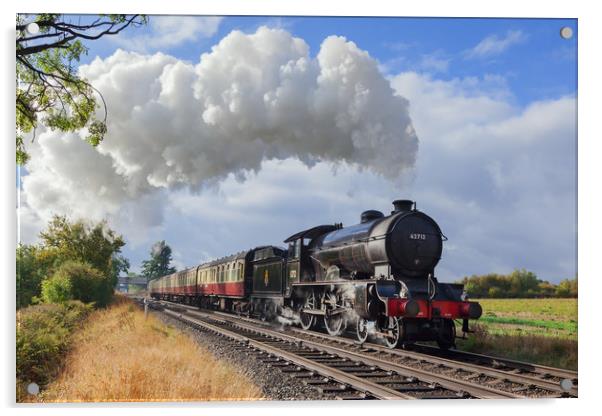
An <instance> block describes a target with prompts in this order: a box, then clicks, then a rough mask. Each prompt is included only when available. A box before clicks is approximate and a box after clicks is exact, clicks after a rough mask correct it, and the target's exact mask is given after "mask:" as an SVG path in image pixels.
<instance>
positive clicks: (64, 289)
mask: <svg viewBox="0 0 602 416" xmlns="http://www.w3.org/2000/svg"><path fill="white" fill-rule="evenodd" d="M71 299H72V294H71V281H70V280H69V278H68V277H67V276H66V275H65V274H58V273H57V274H54V275H53V276H52V277H51V278H50V279H47V280H45V281H43V282H42V300H43V301H44V302H46V303H63V302H66V301H68V300H71Z"/></svg>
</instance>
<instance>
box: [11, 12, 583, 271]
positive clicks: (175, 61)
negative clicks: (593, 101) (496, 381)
mask: <svg viewBox="0 0 602 416" xmlns="http://www.w3.org/2000/svg"><path fill="white" fill-rule="evenodd" d="M262 26H266V27H268V28H271V29H280V30H281V32H262V35H261V36H259V35H257V34H258V33H259V32H260V30H259V28H260V27H262ZM564 26H568V27H571V28H572V29H573V34H574V35H573V37H572V38H571V39H568V40H567V39H562V38H561V37H560V34H559V32H560V28H561V27H564ZM182 28H188V29H189V30H190V31H189V32H186V31H183V30H181V29H182ZM233 30H240V31H242V32H243V33H244V34H245V35H244V36H242V37H238V38H236V37H235V36H233V35H232V31H233ZM333 35H336V36H342V37H344V40H343V41H341V42H338V41H336V40H333V39H332V38H329V37H331V36H333ZM295 38H298V39H299V40H300V42H297V41H295V40H294V39H295ZM250 39H252V42H255V43H248V42H250ZM325 39H329V41H328V42H325ZM576 39H577V23H576V20H574V19H566V20H559V19H446V18H340V17H339V18H320V17H225V18H223V19H211V18H209V19H207V18H202V17H201V18H190V19H188V20H185V21H180V20H178V19H177V18H175V19H174V18H167V19H166V18H164V17H155V16H151V17H150V24H149V25H148V26H147V27H145V28H142V29H136V30H131V31H128V32H127V33H124V34H123V35H120V36H119V38H117V37H116V38H106V39H103V40H100V41H97V42H92V43H89V44H88V46H89V48H90V49H89V53H88V55H87V56H86V57H84V59H82V65H84V67H83V69H82V70H83V71H84V72H85V75H86V76H87V77H88V78H89V79H91V80H92V81H95V85H96V86H98V87H99V88H100V89H101V90H102V91H103V94H104V95H105V98H107V100H108V103H109V111H110V117H109V120H110V121H109V129H110V133H109V135H108V137H107V139H106V140H105V143H103V144H102V145H101V146H100V147H99V149H98V151H97V150H93V149H90V148H89V146H86V145H85V144H81V145H80V142H81V140H79V137H78V136H77V135H61V134H59V133H56V132H42V133H41V134H40V139H39V140H38V141H37V142H36V143H35V144H34V148H32V150H31V151H32V155H33V158H34V162H33V163H32V164H31V165H30V166H29V168H28V170H30V171H31V172H25V173H26V174H27V173H31V175H30V177H29V178H28V177H27V176H29V175H27V176H26V177H24V178H23V183H24V192H23V199H22V201H23V209H22V210H21V212H20V214H21V235H22V239H23V240H24V241H25V242H30V241H34V240H35V235H36V234H37V231H38V230H39V228H40V227H42V226H43V224H44V222H45V220H46V219H47V218H48V216H49V215H51V214H52V213H54V212H56V213H67V214H69V215H72V216H77V215H81V216H87V217H89V218H95V219H96V218H107V219H108V220H109V222H110V223H111V225H112V226H113V227H114V228H116V229H117V230H118V231H120V232H122V233H124V235H125V236H126V238H127V239H128V245H127V246H126V247H125V250H124V253H125V255H126V256H127V257H129V258H130V259H131V261H132V265H133V266H134V270H137V269H138V266H139V264H140V262H141V261H142V260H143V259H144V258H146V256H147V255H148V252H149V250H150V247H151V245H152V243H153V242H154V241H157V240H161V239H165V240H167V242H168V244H170V245H171V246H172V248H173V249H174V260H175V262H176V265H177V266H178V267H184V266H192V265H193V264H195V263H196V262H199V261H204V260H208V259H211V258H215V257H219V256H222V255H226V254H229V253H232V252H236V251H238V250H241V249H245V248H248V247H250V246H253V245H259V244H264V243H271V244H281V241H282V240H283V239H284V238H286V237H287V236H288V235H290V234H293V233H294V232H296V231H298V230H300V229H303V228H304V227H310V226H313V225H317V224H322V223H332V222H339V221H342V222H343V223H345V224H348V225H351V224H354V223H356V222H357V221H358V219H359V213H360V212H361V211H363V210H365V209H380V210H382V211H385V212H386V211H388V210H389V209H390V201H392V200H393V199H398V198H403V197H408V198H413V199H416V200H417V201H418V206H419V208H422V209H424V210H425V211H426V212H427V213H429V214H431V215H432V216H433V217H434V218H435V219H436V220H437V221H438V222H439V223H440V225H441V226H442V229H443V231H444V233H445V234H446V235H447V236H448V237H449V242H448V243H447V244H446V249H445V251H444V257H443V259H442V262H441V264H440V267H439V272H438V273H439V276H440V277H441V278H442V279H443V280H447V281H450V280H456V279H458V278H461V277H462V276H465V275H470V274H473V273H477V274H480V273H487V272H499V273H507V272H510V271H512V270H513V269H515V268H523V267H524V268H527V269H529V270H533V271H535V272H536V273H537V274H538V276H539V277H540V278H543V279H547V280H551V281H558V280H560V279H562V278H568V277H573V276H574V274H575V272H576V211H575V204H576V202H575V197H576V152H575V150H576V119H575V117H576V113H575V106H576V91H577V80H576V70H577V59H576V47H577V40H576ZM226 40H227V42H226ZM349 41H351V42H353V43H355V45H356V48H353V47H351V46H349V44H348V42H349ZM245 42H247V43H245ZM262 42H263V43H262ZM326 43H328V44H327V45H326ZM218 44H219V45H220V46H219V47H218V48H216V49H215V50H213V49H212V47H214V46H215V45H218ZM241 45H243V46H241ZM244 45H247V46H244ZM250 45H266V48H267V49H266V50H268V49H269V48H270V47H274V50H273V51H272V52H271V54H268V55H266V56H267V58H266V57H265V56H264V57H262V58H261V59H265V60H266V61H265V65H263V66H262V63H261V62H260V63H259V64H257V62H258V61H257V59H258V58H257V56H254V55H253V53H256V54H259V55H261V50H260V49H258V50H256V51H249V50H247V49H246V48H249V47H250ZM274 45H276V46H274ZM278 45H281V46H282V47H283V48H289V49H286V52H282V54H284V55H286V56H284V57H282V56H280V54H281V53H280V52H281V51H279V49H278V48H279V47H280V46H278ZM304 47H307V48H308V49H309V54H308V56H306V55H304V54H305V52H304ZM118 48H121V49H122V50H123V51H135V52H136V53H138V55H136V54H130V53H121V54H119V53H117V52H116V50H117V49H118ZM327 52H328V53H327ZM363 53H367V54H369V56H370V57H371V59H364V58H363V57H362V56H363V55H362V54H363ZM202 54H207V55H205V57H204V58H202V59H201V58H200V57H201V55H202ZM247 54H249V55H250V56H248V57H247ZM318 55H320V56H321V57H322V58H324V59H325V61H324V62H326V58H327V57H328V58H329V59H330V60H329V61H328V62H329V63H328V64H325V63H324V62H323V61H321V60H320V59H321V58H320V59H318ZM299 57H301V58H302V59H301V60H298V61H296V60H297V59H298V58H299ZM345 57H346V59H347V60H345ZM247 58H248V59H249V60H248V61H244V62H243V64H241V62H242V61H243V60H244V59H247ZM271 59H273V61H271ZM337 59H340V60H337ZM287 60H288V63H289V64H287V65H289V66H288V68H289V69H288V70H287V71H289V72H286V74H289V75H290V74H291V73H292V74H293V75H291V76H292V78H290V79H289V78H287V77H288V75H286V76H284V75H282V74H283V73H282V70H283V69H282V68H284V66H285V65H283V62H287ZM226 61H227V62H231V63H232V65H234V66H236V65H239V64H240V65H241V66H240V67H239V66H236V68H243V70H240V69H232V68H231V67H230V64H224V62H226ZM294 62H296V64H295V65H293V63H294ZM307 62H309V63H307ZM333 62H334V63H333ZM255 64H256V65H259V66H258V67H253V65H255ZM220 65H223V66H220ZM307 65H308V67H309V68H310V69H309V70H308V69H306V66H307ZM325 65H326V66H325ZM337 65H338V66H337ZM373 66H374V67H375V68H377V69H376V70H373V69H374V68H373ZM249 68H250V69H249ZM278 68H279V69H278ZM358 68H360V69H361V70H360V71H359V72H357V73H356V72H354V71H355V70H357V69H358ZM263 70H265V72H266V73H271V72H270V71H271V70H276V71H278V70H280V71H281V72H280V74H281V75H280V77H283V78H282V79H279V80H277V81H274V80H273V79H272V78H270V77H271V76H267V75H265V74H261V72H262V71H263ZM241 71H242V72H241ZM290 71H292V72H290ZM296 71H299V72H296ZM313 71H316V72H315V73H314V72H313ZM329 71H330V72H329ZM332 71H334V72H332ZM337 71H338V72H337ZM371 71H372V72H371ZM375 71H376V72H375ZM299 74H301V75H299ZM315 74H317V76H318V77H317V78H312V76H314V75H315ZM328 74H330V75H329V76H334V78H333V80H332V82H333V85H334V86H335V88H340V89H339V90H338V91H339V93H338V95H336V97H337V98H333V97H330V98H329V99H330V101H327V102H328V103H330V104H329V107H324V108H326V109H331V107H333V106H334V107H337V106H338V107H340V108H341V109H342V110H341V111H339V112H338V113H336V111H335V113H336V114H338V116H341V117H343V116H345V117H347V116H349V115H350V114H351V115H352V116H353V115H355V116H356V118H359V120H360V121H359V122H357V120H355V119H354V118H353V117H351V116H350V117H351V119H352V121H349V120H348V119H346V118H345V120H346V121H345V123H348V122H349V123H355V122H357V123H359V124H357V125H354V126H355V127H357V129H356V130H355V131H356V133H357V134H358V136H354V137H353V140H351V141H349V140H350V137H347V136H345V134H344V133H341V132H340V131H338V130H337V131H333V130H331V126H330V125H329V124H335V122H338V120H339V119H338V118H337V119H335V118H333V119H332V120H330V121H329V119H328V118H326V119H324V118H321V117H320V115H318V116H316V115H315V114H314V113H312V112H311V111H310V110H311V108H314V107H311V106H310V107H311V108H310V110H307V108H305V107H304V105H305V104H306V103H307V101H308V100H309V98H308V97H310V98H312V99H314V98H315V99H316V100H317V101H316V102H318V103H319V102H320V101H319V100H318V98H320V97H322V95H320V94H323V92H319V91H318V93H316V94H314V93H313V92H312V93H311V94H310V95H307V96H305V95H304V91H305V89H313V88H314V87H315V85H316V82H317V83H318V84H319V83H320V81H316V79H318V80H320V79H321V77H324V76H325V75H328ZM332 74H335V75H332ZM297 75H298V76H297ZM254 77H255V78H254ZM257 77H258V78H257ZM354 77H355V78H354ZM249 79H260V80H261V82H262V84H261V87H257V86H256V85H255V84H253V82H250V81H249ZM285 81H286V82H285ZM273 82H276V83H277V87H278V88H280V87H283V86H286V87H287V88H289V87H290V88H292V89H290V90H289V89H285V90H284V91H288V94H289V95H286V96H285V98H287V100H285V101H286V102H285V105H283V106H282V107H281V108H282V109H283V112H282V111H280V110H278V111H276V112H269V111H268V112H266V113H265V114H264V113H263V112H262V111H259V110H257V109H256V108H253V106H255V105H257V103H262V102H268V101H270V100H272V101H270V102H273V103H276V104H274V105H276V106H277V105H278V103H279V102H280V101H278V100H276V99H275V98H274V97H278V94H279V93H278V91H283V90H282V89H278V88H276V87H275V86H274V85H272V83H273ZM278 83H280V84H278ZM349 83H351V84H353V85H352V87H354V88H355V92H356V94H355V95H354V94H351V95H345V94H348V93H349V90H348V89H345V88H347V87H345V85H347V84H349ZM291 85H292V87H291ZM295 85H296V86H295ZM382 85H386V86H387V87H386V88H385V89H382V88H381V87H382ZM358 88H360V89H364V92H363V93H364V96H369V97H372V98H371V100H372V101H370V102H372V103H374V105H372V106H368V107H366V108H362V107H361V106H360V107H359V108H361V111H360V110H357V108H356V107H353V108H351V107H352V106H351V107H348V105H349V102H350V101H353V100H354V99H357V98H358V97H359V96H360V95H358V94H359V93H357V89H358ZM318 90H319V88H318ZM352 90H353V88H352ZM312 91H313V90H312ZM352 92H353V91H352ZM371 94H372V95H371ZM253 96H257V97H258V100H259V101H253V100H250V101H249V102H250V103H252V105H250V106H249V105H247V106H246V107H245V102H246V101H245V100H246V99H248V97H253ZM224 97H225V98H224ZM299 97H301V98H299ZM401 97H403V99H402V98H401ZM216 100H217V101H216ZM219 100H224V101H227V103H226V104H228V105H224V106H222V107H220V105H219V104H216V103H217V102H218V101H219ZM228 100H230V101H228ZM337 100H338V101H337ZM247 104H248V103H247ZM360 104H361V102H360ZM360 104H357V105H360ZM313 105H314V104H312V106H313ZM316 105H317V104H316ZM338 107H337V108H338ZM197 109H200V110H199V112H198V113H197ZM241 109H242V110H241ZM291 109H293V110H291ZM189 110H190V111H189ZM256 110H257V111H256ZM306 110H307V111H309V112H308V113H307V114H305V112H304V111H306ZM356 110H357V111H359V115H358V114H356V113H355V111H356ZM224 111H225V112H226V114H225V113H224ZM266 111H267V110H266ZM333 111H334V110H333ZM298 113H299V114H301V113H302V115H299V118H298V119H296V117H297V114H298ZM224 114H225V115H224ZM266 114H267V115H266ZM312 114H313V115H312ZM333 114H334V113H333ZM338 116H337V117H338ZM220 117H221V118H220ZM224 117H225V118H224ZM266 117H267V120H269V123H268V124H267V125H261V123H263V122H265V120H266ZM274 117H279V118H280V120H276V121H275V120H273V118H274ZM312 117H314V118H312ZM289 118H290V120H289V121H286V122H283V121H282V119H286V120H288V119H289ZM220 120H221V121H220ZM256 120H260V121H256ZM353 120H355V121H353ZM362 120H363V121H362ZM279 122H282V123H283V124H282V125H280V124H278V123H279ZM364 122H365V123H364ZM111 123H113V124H111ZM216 123H217V124H216ZM220 123H221V124H220ZM257 123H259V127H257V130H256V132H255V133H252V134H251V133H249V135H248V137H247V133H248V132H249V131H251V132H254V131H255V130H254V129H255V128H256V126H257ZM274 123H276V124H277V125H278V126H281V127H282V126H284V130H282V129H280V130H278V129H276V130H274V131H272V130H270V129H272V128H273V124H274ZM308 123H309V124H311V123H315V124H316V127H315V128H314V129H312V128H311V127H312V126H311V125H310V126H309V127H308ZM321 123H325V124H324V125H322V124H321ZM237 124H240V125H239V126H237ZM337 125H338V124H337ZM375 125H378V126H381V127H382V126H385V127H383V129H384V130H385V132H389V134H388V135H387V134H383V135H382V137H376V138H375V137H372V136H371V134H372V133H373V132H374V130H373V129H372V130H371V128H372V127H374V126H375ZM266 126H267V127H266ZM370 126H371V127H370ZM355 127H354V128H355ZM379 128H380V127H379ZM205 129H206V131H205ZM228 129H230V130H228ZM237 129H238V130H237ZM266 129H267V130H266ZM320 129H323V130H320ZM396 129H397V130H403V132H401V133H400V132H397V133H399V134H398V135H396V134H397V133H396ZM224 130H226V131H225V132H224ZM287 130H290V132H301V133H303V134H301V133H299V134H301V135H300V136H299V135H296V136H295V135H293V136H294V137H292V138H290V140H289V139H281V136H287V134H288V133H289V131H287ZM343 130H344V131H347V130H345V129H343ZM266 131H268V133H266ZM316 131H317V133H316ZM258 132H259V133H258ZM414 133H415V134H414ZM221 134H224V136H223V137H222V136H220V137H221V138H220V139H219V140H217V139H215V140H214V139H213V137H214V136H215V135H218V136H219V135H221ZM237 134H240V135H241V137H242V138H241V139H240V140H239V139H238V138H237V137H235V136H236V135H237ZM264 134H265V135H267V136H270V135H273V137H271V136H270V137H269V138H268V139H266V140H263V141H262V140H259V142H256V139H257V137H259V136H261V137H260V138H261V139H263V135H264ZM291 134H292V133H291ZM295 134H297V133H295ZM312 134H316V138H314V139H306V138H305V136H311V135H312ZM254 135H255V136H254ZM304 135H305V136H304ZM256 136H257V137H256ZM377 136H378V134H377ZM393 136H395V137H393ZM245 140H246V141H245ZM295 140H297V141H295ZM303 140H305V141H303ZM374 143H377V144H378V145H374ZM416 143H417V148H416V149H414V147H413V146H414V144H416ZM349 146H352V147H353V151H351V153H349ZM396 146H398V147H396ZM258 148H259V149H260V150H258ZM396 149H398V150H396ZM339 150H341V152H340V153H338V152H339ZM71 152H73V153H71ZM70 153H71V157H70V158H68V155H69V154H70ZM73 154H75V155H77V158H75V157H74V156H73ZM192 156H194V157H192ZM406 156H407V157H406ZM74 159H76V160H77V161H79V162H77V161H74ZM218 159H219V161H220V163H217V162H216V160H218ZM383 165H385V166H383ZM90 166H93V167H94V168H93V169H90ZM397 167H399V169H397Z"/></svg>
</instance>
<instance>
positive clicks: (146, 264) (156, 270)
mask: <svg viewBox="0 0 602 416" xmlns="http://www.w3.org/2000/svg"><path fill="white" fill-rule="evenodd" d="M150 256H151V258H150V260H144V261H143V262H142V273H141V274H142V276H145V277H146V280H147V281H149V280H152V279H156V278H157V277H161V276H165V275H167V274H171V273H175V272H176V269H175V267H171V266H170V263H171V247H169V246H168V245H167V244H165V241H164V240H162V241H158V242H156V243H155V244H154V245H153V247H152V248H151V251H150Z"/></svg>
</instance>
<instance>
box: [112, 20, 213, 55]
mask: <svg viewBox="0 0 602 416" xmlns="http://www.w3.org/2000/svg"><path fill="white" fill-rule="evenodd" d="M222 19H223V18H222V17H219V16H206V17H202V16H150V17H149V23H148V25H149V28H148V29H150V33H146V34H142V35H141V34H136V33H137V32H135V31H134V32H131V33H134V35H132V36H126V35H125V34H124V35H122V36H115V37H112V38H111V40H112V41H113V42H115V43H116V44H118V45H119V46H120V47H122V48H124V49H126V50H131V51H136V52H148V51H155V50H159V49H163V50H164V49H169V48H172V47H174V46H178V45H180V44H182V43H185V42H191V41H196V40H198V39H201V38H210V37H211V36H213V35H214V34H215V33H216V32H217V30H218V28H219V25H220V22H221V21H222ZM139 30H144V28H142V29H139Z"/></svg>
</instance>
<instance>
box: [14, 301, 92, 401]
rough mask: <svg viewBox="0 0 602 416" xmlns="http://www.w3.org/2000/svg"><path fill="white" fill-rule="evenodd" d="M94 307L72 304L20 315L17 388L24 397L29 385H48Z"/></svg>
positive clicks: (42, 307)
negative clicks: (78, 329)
mask: <svg viewBox="0 0 602 416" xmlns="http://www.w3.org/2000/svg"><path fill="white" fill-rule="evenodd" d="M91 309H92V308H91V306H88V305H85V304H83V303H82V302H78V301H71V302H66V303H63V304H61V305H55V304H43V305H35V306H29V307H27V308H23V309H20V310H19V311H18V312H17V334H16V352H17V357H16V359H17V362H16V364H17V385H18V386H20V387H21V388H18V391H17V394H18V396H19V395H20V396H23V394H24V389H23V388H24V387H25V386H27V384H29V383H32V382H33V383H37V384H38V385H40V386H45V385H46V384H48V382H49V381H50V380H52V379H53V378H54V377H55V376H56V374H57V372H58V369H59V368H60V365H61V363H62V359H63V357H64V354H65V351H66V350H67V347H68V345H69V339H70V334H71V332H72V331H73V330H74V329H75V328H76V327H77V326H78V325H79V323H80V322H81V321H82V320H83V319H84V318H85V317H86V316H88V313H89V312H90V310H91Z"/></svg>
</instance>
